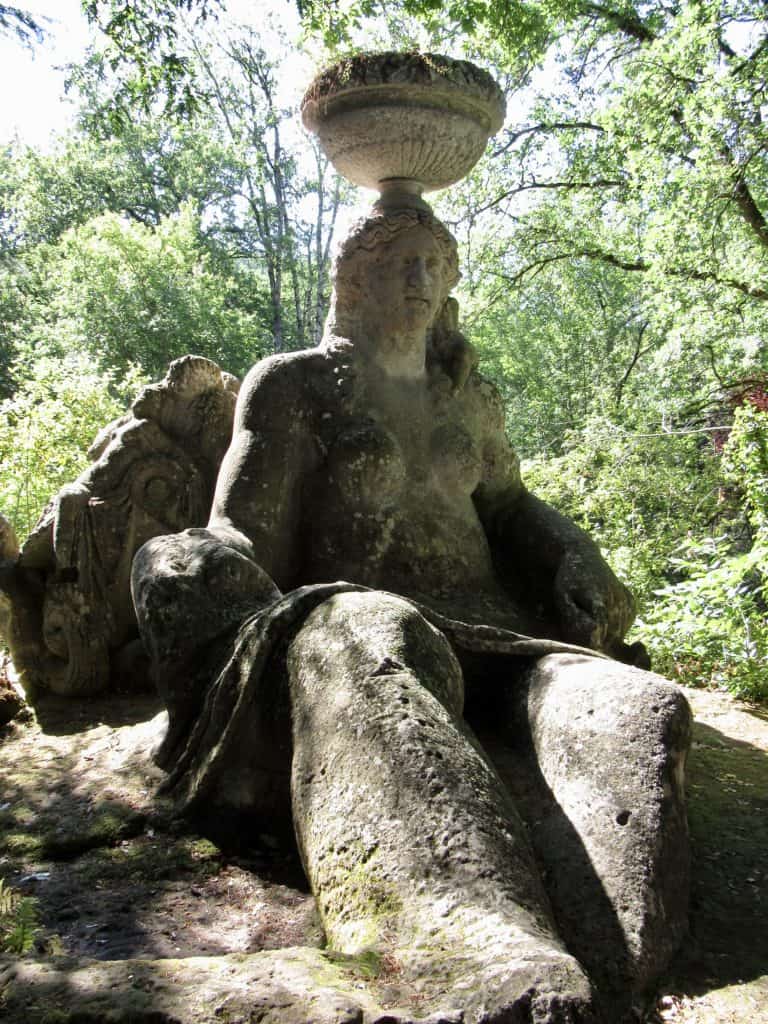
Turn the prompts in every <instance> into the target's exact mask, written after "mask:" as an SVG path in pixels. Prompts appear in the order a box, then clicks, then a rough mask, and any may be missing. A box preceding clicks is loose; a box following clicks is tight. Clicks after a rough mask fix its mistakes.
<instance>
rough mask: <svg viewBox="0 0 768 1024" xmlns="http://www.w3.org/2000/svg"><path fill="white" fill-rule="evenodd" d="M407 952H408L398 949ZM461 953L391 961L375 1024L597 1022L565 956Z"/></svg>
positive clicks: (582, 982) (577, 972)
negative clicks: (486, 957) (485, 958)
mask: <svg viewBox="0 0 768 1024" xmlns="http://www.w3.org/2000/svg"><path fill="white" fill-rule="evenodd" d="M402 955H403V956H407V955H408V952H407V951H402ZM491 956H492V958H491V959H490V960H488V962H483V959H482V958H481V957H480V956H476V957H473V958H469V957H464V956H459V957H456V958H455V959H452V958H450V957H445V958H444V959H442V960H437V959H421V958H420V957H417V958H413V957H411V962H410V963H403V964H399V963H398V961H396V960H391V961H390V979H391V980H387V976H386V975H387V972H386V971H385V972H382V976H380V978H379V981H378V983H377V985H376V988H377V989H378V991H377V993H376V995H377V996H378V999H379V1001H380V1002H381V1004H382V1005H383V1006H384V1007H386V1009H385V1010H384V1012H383V1013H382V1014H381V1016H380V1017H378V1018H377V1019H376V1024H596V1022H597V1020H598V1017H597V1015H596V1013H595V1010H594V1006H593V1002H592V992H591V988H590V985H589V982H588V981H587V978H586V976H585V975H584V973H583V971H582V970H581V968H580V967H579V965H578V963H577V962H576V961H575V960H574V959H573V958H572V957H571V956H568V955H567V954H565V953H555V954H553V953H550V954H549V955H547V956H542V957H540V958H537V959H532V960H521V959H519V958H518V959H504V958H502V959H498V960H497V959H495V958H494V955H493V954H491Z"/></svg>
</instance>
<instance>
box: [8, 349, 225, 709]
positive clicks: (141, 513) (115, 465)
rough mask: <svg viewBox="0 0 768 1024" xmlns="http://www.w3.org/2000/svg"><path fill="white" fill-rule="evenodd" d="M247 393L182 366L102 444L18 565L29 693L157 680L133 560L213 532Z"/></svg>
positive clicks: (18, 659) (14, 623) (14, 644)
mask: <svg viewBox="0 0 768 1024" xmlns="http://www.w3.org/2000/svg"><path fill="white" fill-rule="evenodd" d="M236 391H237V382H236V380H235V379H234V378H232V377H231V376H230V375H228V374H223V373H222V372H221V370H220V369H219V367H218V366H216V365H215V363H212V362H210V360H207V359H203V358H201V357H197V356H186V357H184V358H183V359H178V360H175V361H174V362H173V363H172V364H171V366H170V368H169V370H168V374H167V375H166V377H165V379H164V380H163V381H162V382H161V383H159V384H154V385H152V386H150V387H147V388H145V389H144V390H143V391H142V392H141V394H140V395H139V397H138V398H137V399H136V401H135V402H134V403H133V405H132V406H131V409H130V411H129V412H128V413H127V414H126V415H124V416H122V417H121V418H120V419H118V420H116V421H115V422H114V423H111V424H109V426H108V427H106V428H105V429H104V430H103V431H102V432H101V433H100V434H99V436H98V437H97V439H96V441H95V442H94V445H93V447H92V449H91V451H90V453H89V454H90V456H91V458H92V459H93V462H92V465H91V466H90V467H89V468H88V469H87V470H86V471H85V472H84V473H83V474H82V475H81V476H80V477H79V478H78V480H77V481H75V483H73V484H70V485H68V486H66V487H63V488H62V489H61V491H60V492H59V494H58V495H56V497H55V498H54V499H53V501H52V502H51V503H50V505H49V506H48V508H47V509H46V510H45V512H44V513H43V515H42V517H41V519H40V521H39V522H38V524H37V526H36V527H35V528H34V530H33V531H32V533H31V534H30V536H29V537H28V538H27V540H26V542H25V543H24V545H23V547H22V550H21V553H20V554H19V555H18V557H17V558H16V559H15V560H14V564H13V565H10V566H9V565H8V564H6V566H5V569H4V571H3V577H2V579H0V587H2V589H3V590H4V591H5V598H4V599H5V601H6V602H7V605H8V614H7V615H6V618H7V619H8V621H7V623H6V632H7V637H8V640H9V642H10V646H11V650H12V654H13V659H14V663H15V665H16V668H17V669H18V671H19V673H20V676H21V679H22V683H23V685H24V686H25V688H26V689H27V691H28V692H30V693H34V692H35V691H36V690H51V691H53V692H54V693H60V694H70V695H84V694H89V693H95V692H98V691H99V690H102V689H104V688H106V687H107V686H108V685H109V684H110V682H112V683H115V682H121V683H122V684H123V685H130V684H131V683H133V685H136V681H137V680H138V681H139V682H141V680H142V679H143V677H144V676H145V675H146V661H145V659H144V658H143V652H142V650H141V646H140V644H139V643H138V641H137V629H136V619H135V614H134V611H133V605H132V603H131V596H130V570H131V562H132V559H133V555H134V553H135V552H136V550H137V549H138V548H139V547H140V546H141V545H142V544H143V543H144V542H145V541H146V540H148V539H149V538H150V537H153V536H156V535H157V534H161V533H168V532H173V531H176V530H179V529H183V528H184V527H186V526H191V525H195V524H196V525H202V524H203V523H204V522H205V520H206V517H207V514H208V509H209V507H210V501H211V496H212V493H213V487H214V482H215V479H216V474H217V472H218V467H219V463H220V462H221V458H222V455H223V452H224V450H225V448H226V446H227V444H228V443H229V437H230V434H231V429H232V417H233V413H234V405H235V397H236Z"/></svg>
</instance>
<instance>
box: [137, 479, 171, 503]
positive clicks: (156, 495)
mask: <svg viewBox="0 0 768 1024" xmlns="http://www.w3.org/2000/svg"><path fill="white" fill-rule="evenodd" d="M170 497H171V487H170V485H169V483H168V481H167V480H165V479H163V477H161V476H153V477H152V478H151V479H150V480H147V482H146V484H145V485H144V505H145V507H146V508H148V509H153V510H154V509H157V510H158V511H163V508H164V506H165V505H166V504H167V502H168V500H169V499H170Z"/></svg>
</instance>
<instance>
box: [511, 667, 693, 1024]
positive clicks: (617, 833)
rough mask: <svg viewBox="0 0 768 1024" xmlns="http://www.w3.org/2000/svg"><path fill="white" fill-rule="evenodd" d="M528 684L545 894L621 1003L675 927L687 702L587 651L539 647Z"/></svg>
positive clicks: (682, 924)
mask: <svg viewBox="0 0 768 1024" xmlns="http://www.w3.org/2000/svg"><path fill="white" fill-rule="evenodd" d="M528 682H529V688H528V718H529V722H530V730H531V738H532V742H533V748H534V751H535V755H536V759H537V762H538V767H539V770H540V772H541V776H542V778H541V779H540V781H542V782H543V784H544V792H545V794H546V795H545V797H544V799H542V800H541V802H540V805H539V809H538V813H537V815H536V820H535V821H534V822H533V823H532V824H533V828H532V835H533V839H534V843H535V846H536V851H537V854H538V856H539V859H540V860H541V861H542V863H543V865H544V867H545V869H546V872H547V877H548V880H549V884H548V888H549V895H550V899H551V901H552V905H553V907H554V910H555V915H556V918H557V921H558V924H559V926H560V930H561V934H562V935H563V936H564V938H565V940H566V941H567V943H568V946H569V948H570V949H571V950H572V951H573V952H574V953H575V954H576V956H578V957H579V959H580V960H581V961H582V963H584V965H585V966H586V968H587V970H588V971H590V974H591V976H592V977H593V980H594V981H595V982H596V983H597V984H598V988H599V989H602V992H603V995H604V997H605V999H606V1000H607V1002H608V1005H611V1001H613V1006H614V1007H619V1006H620V1005H621V1003H622V1002H624V1003H625V1006H626V1002H627V996H629V997H630V1000H629V1001H631V998H633V997H634V998H636V999H639V998H641V996H642V993H643V992H644V990H646V989H647V988H648V986H649V985H650V984H652V983H653V981H654V980H655V979H656V978H657V977H658V975H659V973H660V972H661V970H663V969H664V967H665V966H666V965H667V964H668V962H669V960H670V958H671V956H672V954H673V953H674V952H675V950H676V949H677V947H678V946H679V944H680V941H681V939H682V937H683V935H684V932H685V928H686V923H687V905H688V871H689V856H688V831H687V822H686V815H685V802H684V791H683V775H684V768H685V758H686V754H687V751H688V747H689V745H690V734H691V713H690V709H689V707H688V704H687V702H686V700H685V697H684V696H683V694H682V693H681V691H680V689H679V688H678V687H677V686H675V685H674V684H673V683H670V682H668V681H667V680H665V679H663V678H662V677H661V676H658V675H655V674H654V673H651V672H644V671H642V670H640V669H636V668H631V667H628V666H626V665H621V664H619V663H617V662H614V661H606V660H601V659H598V658H589V657H585V656H580V655H570V654H556V655H549V656H548V657H546V658H543V659H541V660H540V661H538V662H537V663H535V664H534V665H533V666H532V668H531V669H530V670H529V672H528ZM613 1017H614V1019H617V1020H618V1019H619V1016H618V1010H617V1009H614V1011H613Z"/></svg>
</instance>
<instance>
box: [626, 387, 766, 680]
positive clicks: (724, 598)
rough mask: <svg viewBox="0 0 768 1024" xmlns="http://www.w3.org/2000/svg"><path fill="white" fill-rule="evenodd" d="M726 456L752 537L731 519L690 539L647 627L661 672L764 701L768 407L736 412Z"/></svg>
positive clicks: (729, 477) (675, 561)
mask: <svg viewBox="0 0 768 1024" xmlns="http://www.w3.org/2000/svg"><path fill="white" fill-rule="evenodd" d="M722 461H723V466H722V469H723V477H724V480H725V482H726V483H728V484H730V485H731V486H733V487H735V488H736V489H737V493H738V494H739V496H740V497H741V499H742V502H743V507H744V510H745V513H746V518H747V520H748V522H749V525H750V526H751V534H752V535H751V537H747V538H745V537H744V536H743V534H742V536H739V532H738V526H739V523H738V521H735V522H734V521H731V522H730V523H728V524H726V526H727V528H726V529H725V530H723V531H722V532H720V533H718V534H716V535H715V536H712V537H710V538H706V539H704V540H702V539H700V538H693V537H690V538H687V539H686V541H685V542H684V543H683V544H681V546H680V548H679V549H678V551H677V552H676V553H675V556H674V557H672V558H670V560H669V561H670V565H672V566H673V567H674V569H675V571H676V573H677V574H678V576H679V577H680V578H679V580H678V581H677V582H675V583H672V584H671V585H669V586H667V587H664V588H662V589H661V590H659V591H658V595H657V596H658V601H657V603H656V604H655V605H652V606H651V607H650V608H649V610H648V614H647V616H646V617H645V621H644V623H643V627H642V632H643V635H644V636H647V637H648V639H649V640H650V642H651V644H652V645H653V647H654V648H655V650H656V651H657V652H658V664H659V669H660V670H661V671H667V672H670V673H676V674H682V675H683V677H684V678H685V679H686V680H687V681H693V682H697V683H703V684H705V685H707V684H713V683H714V684H715V685H719V686H725V687H727V688H728V689H730V690H731V691H732V692H734V693H736V694H738V695H739V696H742V697H750V698H753V699H762V700H764V699H766V698H768V616H767V615H766V612H767V611H768V600H767V599H768V592H767V591H766V581H768V413H766V412H765V411H764V410H762V409H760V408H756V407H755V406H754V405H752V404H751V403H747V404H745V405H743V406H742V407H741V408H739V409H737V410H736V413H735V416H734V422H733V428H732V430H731V433H730V437H729V439H728V441H727V443H726V445H725V447H724V449H723V459H722ZM745 542H746V543H745ZM745 546H746V547H747V550H743V549H744V547H745Z"/></svg>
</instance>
